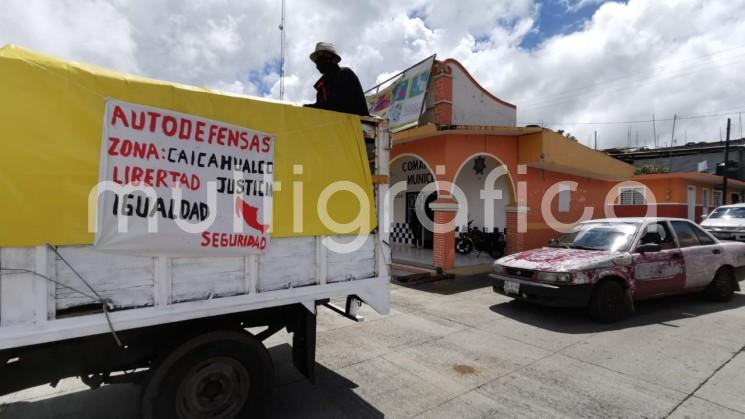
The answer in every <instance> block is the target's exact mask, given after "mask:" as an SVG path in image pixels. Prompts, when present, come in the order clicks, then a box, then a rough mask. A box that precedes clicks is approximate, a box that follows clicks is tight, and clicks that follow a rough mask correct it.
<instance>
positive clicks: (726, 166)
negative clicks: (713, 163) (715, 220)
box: [722, 118, 730, 205]
mask: <svg viewBox="0 0 745 419" xmlns="http://www.w3.org/2000/svg"><path fill="white" fill-rule="evenodd" d="M729 126H730V119H729V118H727V137H726V138H727V139H726V141H725V143H724V180H723V182H722V190H723V192H722V205H727V175H728V174H729V173H728V172H729V170H728V169H729Z"/></svg>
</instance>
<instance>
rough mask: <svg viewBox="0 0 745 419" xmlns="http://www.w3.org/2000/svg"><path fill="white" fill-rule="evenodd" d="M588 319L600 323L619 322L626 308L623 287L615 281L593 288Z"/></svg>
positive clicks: (605, 282)
mask: <svg viewBox="0 0 745 419" xmlns="http://www.w3.org/2000/svg"><path fill="white" fill-rule="evenodd" d="M589 309H590V317H592V318H593V319H594V320H596V321H599V322H601V323H613V322H615V321H618V320H620V319H621V318H622V317H623V315H624V313H625V311H626V307H625V304H624V290H623V287H622V286H621V285H620V284H619V283H618V282H615V281H604V282H601V283H599V284H598V285H596V286H595V291H594V292H593V294H592V298H591V299H590V307H589Z"/></svg>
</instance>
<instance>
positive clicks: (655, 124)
mask: <svg viewBox="0 0 745 419" xmlns="http://www.w3.org/2000/svg"><path fill="white" fill-rule="evenodd" d="M652 134H653V135H654V148H657V123H656V122H655V120H654V113H653V114H652Z"/></svg>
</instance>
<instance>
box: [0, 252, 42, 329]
mask: <svg viewBox="0 0 745 419" xmlns="http://www.w3.org/2000/svg"><path fill="white" fill-rule="evenodd" d="M0 266H2V267H3V268H6V269H28V270H31V271H33V270H34V269H35V267H36V249H35V248H33V247H25V248H7V247H6V248H3V249H2V252H0ZM34 281H35V278H34V275H33V274H30V273H8V272H5V273H2V274H0V325H1V326H10V325H17V324H26V323H33V322H34V320H35V318H36V307H35V304H36V296H35V295H34Z"/></svg>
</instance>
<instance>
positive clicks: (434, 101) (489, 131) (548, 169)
mask: <svg viewBox="0 0 745 419" xmlns="http://www.w3.org/2000/svg"><path fill="white" fill-rule="evenodd" d="M515 113H516V108H515V106H514V105H511V104H509V103H507V102H505V101H503V100H500V99H499V98H497V97H495V96H494V95H492V94H491V93H489V92H488V91H486V90H485V89H484V88H483V87H481V86H480V85H479V84H478V83H477V82H476V81H475V80H474V79H473V78H472V77H471V76H470V75H469V74H468V72H467V71H466V69H465V68H463V66H462V65H461V64H460V63H458V62H457V61H455V60H452V59H449V60H445V61H436V62H435V65H434V68H433V73H432V79H431V81H430V84H429V87H428V96H427V100H426V110H425V112H424V113H423V115H422V118H421V119H420V124H419V126H418V127H415V128H411V129H408V130H404V131H401V132H398V133H396V134H395V135H394V136H393V150H392V153H391V179H390V183H391V187H392V190H393V191H394V193H395V196H394V198H393V205H392V209H393V216H392V224H393V228H392V235H391V238H392V241H393V242H394V243H403V244H410V243H411V242H412V241H415V242H417V244H420V245H423V246H425V247H429V246H431V247H432V249H433V251H432V264H433V265H434V266H437V267H442V268H450V267H452V266H453V264H454V241H455V236H456V231H455V228H457V229H459V230H461V231H462V229H463V228H465V227H466V225H467V224H468V221H471V220H472V221H473V226H475V227H477V228H479V229H489V230H490V229H497V230H498V231H500V232H505V236H506V241H507V252H508V253H509V252H515V251H520V250H523V249H529V248H533V247H537V246H540V245H543V244H545V243H546V242H547V240H548V239H550V238H551V237H554V236H555V235H556V234H557V233H556V227H557V226H558V227H560V228H561V226H564V227H565V228H566V226H570V225H572V224H573V223H575V222H576V221H577V220H578V219H579V218H580V217H581V216H582V214H583V213H585V211H588V210H590V211H592V215H593V216H594V217H596V218H597V217H602V216H603V214H604V209H605V205H604V203H605V202H606V195H607V194H608V192H609V191H610V190H611V189H612V187H613V185H615V184H616V183H617V182H618V181H623V180H628V179H630V178H631V177H632V176H633V172H634V169H633V166H631V165H629V164H626V163H624V162H621V161H619V160H616V159H614V158H612V157H609V156H608V155H606V154H605V153H602V152H598V151H595V150H592V149H589V148H587V147H585V146H583V145H581V144H579V143H577V142H576V141H573V140H571V139H568V138H565V137H564V136H562V135H560V134H557V133H555V132H552V131H550V130H545V129H542V128H540V127H525V128H522V127H516V126H515ZM496 191H498V192H496ZM422 192H424V193H422ZM615 198H616V197H615V196H613V197H611V198H609V199H610V200H609V201H608V202H610V203H613V202H614V200H615ZM548 208H550V209H551V211H549V212H546V211H547V209H548ZM417 211H419V212H420V213H421V214H422V215H426V216H427V217H426V218H425V220H426V219H427V218H428V219H430V220H434V222H435V223H436V224H439V225H441V226H440V227H437V226H435V227H434V228H432V231H430V230H429V229H428V228H426V226H425V227H424V228H418V227H417V226H416V223H417V221H416V219H417V217H416V214H417ZM456 215H458V217H457V218H456ZM419 218H422V217H419ZM425 223H426V221H425ZM448 223H449V224H450V225H447V226H442V225H443V224H448ZM552 226H553V227H552ZM412 236H416V237H415V238H414V239H413V240H412ZM394 256H395V250H394Z"/></svg>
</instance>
